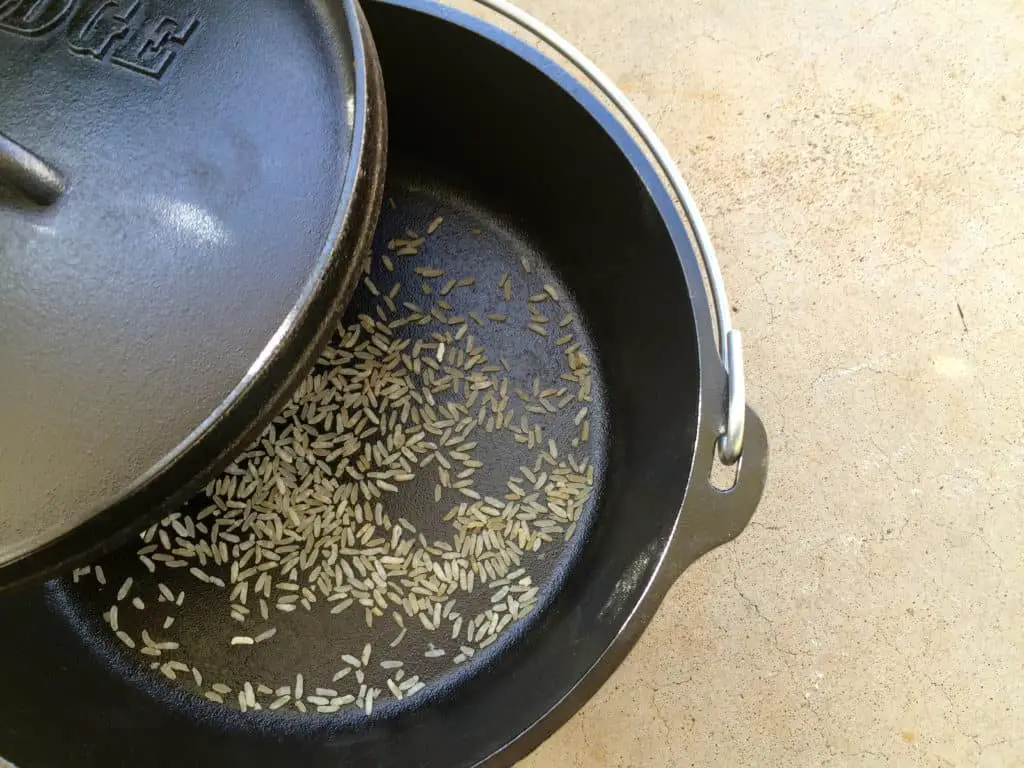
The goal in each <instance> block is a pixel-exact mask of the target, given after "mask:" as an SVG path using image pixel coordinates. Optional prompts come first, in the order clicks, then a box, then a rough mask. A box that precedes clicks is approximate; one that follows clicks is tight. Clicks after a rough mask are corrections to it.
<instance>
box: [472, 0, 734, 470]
mask: <svg viewBox="0 0 1024 768" xmlns="http://www.w3.org/2000/svg"><path fill="white" fill-rule="evenodd" d="M476 1H477V2H478V3H480V4H481V5H483V6H486V7H487V8H490V9H491V10H492V11H494V12H496V13H499V14H501V15H502V16H504V17H505V18H507V19H509V20H510V21H512V22H514V23H516V24H518V25H519V26H521V27H523V28H524V29H526V30H527V31H529V32H530V33H532V34H534V35H536V36H537V37H538V38H540V39H541V40H543V41H544V42H545V43H547V44H548V45H550V46H551V47H552V48H554V49H555V50H556V51H558V52H559V53H560V54H562V56H564V57H565V58H566V59H568V60H569V61H570V62H572V64H573V65H574V66H575V67H576V68H577V69H579V70H580V71H581V72H582V73H583V74H584V75H586V77H587V79H588V80H590V82H591V83H592V84H593V85H594V86H595V87H597V88H598V89H599V90H600V91H601V93H603V94H604V95H605V96H606V97H607V98H608V100H609V101H611V102H612V104H614V105H615V106H616V107H617V108H618V109H619V111H620V112H621V113H622V114H623V115H624V116H625V118H626V120H627V121H628V122H629V124H630V125H631V126H632V127H633V129H634V130H635V131H636V132H637V134H638V135H639V136H640V139H641V140H642V141H643V143H644V145H645V146H646V147H647V150H648V151H649V152H650V153H651V155H652V156H653V157H654V159H655V161H656V162H657V164H658V166H659V168H660V169H661V172H662V173H663V174H664V175H665V177H666V178H667V179H668V182H669V184H670V186H671V187H672V191H673V192H675V194H676V196H677V197H678V198H679V202H680V204H681V205H682V208H683V213H684V215H685V216H686V220H687V222H688V223H689V225H690V230H691V231H692V232H693V236H694V239H695V240H696V245H697V252H698V253H699V254H700V258H701V261H702V262H703V264H704V271H705V274H706V276H707V280H708V285H709V286H710V288H711V299H712V301H713V303H714V305H715V318H716V322H717V325H718V344H719V356H720V357H721V359H722V365H723V366H724V368H725V371H726V374H727V378H728V386H729V397H728V404H727V405H728V411H727V414H726V419H725V423H724V424H722V425H721V435H720V437H719V439H718V452H719V456H720V458H721V460H722V462H723V463H724V464H734V463H735V462H737V461H738V460H739V458H740V456H741V455H742V453H743V432H744V426H745V421H746V388H745V386H744V380H743V340H742V338H741V336H740V332H739V331H737V330H734V329H733V327H732V316H731V309H730V306H731V305H730V304H729V299H728V296H727V295H726V292H725V280H724V279H723V277H722V269H721V267H720V266H719V264H718V256H717V255H716V253H715V247H714V246H713V245H712V243H711V236H710V235H709V234H708V230H707V227H706V226H705V224H704V219H703V218H702V217H701V215H700V211H699V210H698V208H697V203H696V201H695V200H694V198H693V195H692V194H691V192H690V188H689V187H688V186H687V184H686V181H684V180H683V177H682V174H680V172H679V169H678V168H677V167H676V164H675V162H674V161H673V160H672V156H671V155H670V154H669V152H668V149H666V148H665V145H664V144H662V142H661V139H659V138H658V137H657V135H656V134H655V133H654V129H652V128H651V126H650V124H648V122H647V120H645V119H644V117H643V115H641V114H640V112H639V111H638V110H637V108H636V107H634V106H633V104H632V103H631V102H630V100H629V98H628V97H627V96H626V95H625V94H624V93H623V92H622V91H620V90H619V88H618V86H616V85H615V83H613V82H612V81H611V80H610V79H609V78H608V76H607V75H605V74H604V73H603V72H602V71H601V70H600V69H598V68H597V65H595V64H594V63H593V62H592V61H590V59H588V58H587V57H586V56H584V55H583V54H582V53H581V52H580V51H579V50H578V49H577V48H576V47H575V46H573V45H572V44H571V43H570V42H568V41H567V40H565V39H564V38H563V37H561V36H560V35H559V34H558V33H557V32H555V31H554V30H552V29H550V28H549V27H548V26H547V25H546V24H544V23H543V22H541V21H538V20H537V19H535V18H534V17H533V16H531V15H530V14H528V13H526V12H525V11H523V10H520V9H519V8H517V7H516V6H514V5H512V4H511V3H509V2H508V1H507V0H476Z"/></svg>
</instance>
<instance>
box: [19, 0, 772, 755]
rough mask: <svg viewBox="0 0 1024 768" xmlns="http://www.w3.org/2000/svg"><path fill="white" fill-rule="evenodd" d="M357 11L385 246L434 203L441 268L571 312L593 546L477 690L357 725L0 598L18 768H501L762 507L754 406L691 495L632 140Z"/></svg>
mask: <svg viewBox="0 0 1024 768" xmlns="http://www.w3.org/2000/svg"><path fill="white" fill-rule="evenodd" d="M367 11H368V17H369V19H370V22H371V27H372V30H373V33H374V36H375V38H376V41H377V44H378V46H379V48H380V52H381V59H382V65H383V70H384V74H385V82H386V86H387V92H388V98H389V118H390V124H391V136H392V138H391V152H390V155H389V161H390V162H389V167H390V184H391V187H392V190H393V192H394V195H395V197H396V203H397V205H398V207H397V210H396V212H394V213H389V212H387V211H386V212H385V214H384V219H383V222H382V231H385V230H386V228H388V227H392V226H394V227H404V226H406V224H407V223H408V222H409V221H412V220H415V221H416V222H417V225H419V226H421V225H422V224H421V222H422V221H423V220H424V219H425V217H426V216H427V215H428V211H429V212H430V213H432V212H433V211H434V210H441V209H443V212H444V213H445V215H446V222H445V225H444V226H443V228H442V230H439V232H438V234H439V235H440V234H441V233H442V232H444V233H445V234H444V235H443V237H444V238H446V241H445V243H446V252H448V253H449V254H452V255H454V256H455V257H456V258H459V257H461V258H463V259H465V260H466V261H467V262H470V263H473V264H474V269H480V271H481V272H486V273H487V275H488V276H489V277H491V278H493V272H494V271H495V270H500V269H502V268H503V267H500V266H499V264H513V265H514V263H515V260H516V257H517V256H518V255H519V254H521V253H522V252H524V251H525V252H527V253H530V254H533V255H534V256H535V257H536V259H537V261H538V263H540V264H542V265H543V269H544V270H545V271H546V270H550V274H551V275H552V276H555V277H557V279H558V285H559V286H560V287H561V289H562V291H564V292H565V293H567V294H568V295H571V297H572V302H573V303H574V305H575V307H576V308H577V310H578V312H579V314H580V315H581V316H582V317H583V318H584V319H585V322H586V329H587V337H588V339H589V340H590V342H591V343H592V344H593V345H594V347H595V356H594V357H595V363H596V365H597V372H596V373H599V378H600V382H601V387H600V391H601V393H602V396H601V398H600V399H601V401H602V402H603V407H601V408H600V417H601V418H600V422H601V424H602V425H603V428H602V429H601V430H600V437H601V439H600V440H599V441H598V443H597V445H598V447H597V449H596V450H597V453H596V454H595V455H596V457H597V460H598V462H599V464H600V469H601V471H600V472H599V473H598V477H597V478H596V484H597V487H598V492H597V495H596V497H595V498H596V505H595V508H594V509H593V510H592V511H591V513H590V517H589V519H588V521H587V522H588V525H587V526H586V530H585V538H584V536H583V535H581V537H580V539H579V540H578V541H579V543H578V546H577V547H576V548H574V549H571V550H567V551H565V552H564V554H563V555H562V557H561V558H560V559H559V562H558V564H551V563H545V564H543V565H537V564H532V565H531V568H533V569H535V572H536V573H537V575H538V578H539V579H540V578H544V579H547V584H548V585H549V587H550V590H549V593H548V594H547V596H546V603H545V605H544V607H543V609H542V610H540V611H539V613H538V615H537V616H535V617H534V618H533V620H532V621H531V622H529V623H528V626H524V627H522V628H520V633H519V635H518V636H516V637H515V638H514V641H512V642H508V643H506V644H503V645H501V646H499V647H497V648H495V649H493V651H492V654H491V655H490V656H489V658H487V659H486V661H485V662H480V663H478V664H477V665H476V667H475V668H474V669H473V670H472V671H473V674H472V675H467V676H466V677H465V678H462V679H455V678H453V679H449V680H448V681H446V682H445V683H444V684H443V685H439V686H437V687H435V688H434V689H432V690H431V691H429V692H426V691H425V692H424V693H429V695H426V696H423V697H421V698H419V699H417V700H413V701H412V702H410V703H409V705H407V706H401V707H393V708H389V707H381V708H380V709H379V710H377V711H375V713H374V715H373V716H372V717H371V718H370V719H369V720H366V719H363V718H360V717H358V716H355V715H348V714H346V715H345V716H320V717H308V718H302V717H298V716H273V715H271V714H270V713H266V712H259V713H255V714H253V713H249V714H246V715H241V714H239V713H236V712H232V711H230V710H227V709H224V708H221V707H218V706H215V705H212V704H210V703H208V702H205V701H203V700H201V699H199V698H197V697H196V696H194V695H192V694H189V693H186V692H185V691H184V687H183V688H181V689H178V688H174V687H171V686H169V685H165V684H164V683H161V682H159V681H158V680H157V679H155V678H154V677H153V676H152V674H151V673H150V672H149V671H148V670H147V669H145V667H144V665H140V664H138V663H137V662H136V661H135V660H134V659H132V658H130V657H127V656H125V655H123V654H122V653H121V652H120V651H119V650H115V648H116V646H114V645H113V644H112V643H111V642H110V641H109V640H108V639H106V635H105V630H104V629H103V627H102V626H101V624H100V621H99V619H98V617H97V611H98V610H101V609H102V608H103V607H105V604H106V599H105V598H104V599H102V600H100V599H95V597H93V596H94V595H95V590H96V586H95V583H94V582H92V580H91V579H88V580H87V581H89V583H90V586H89V587H88V588H86V586H85V585H86V582H85V581H83V582H82V583H81V584H79V585H78V586H77V587H75V586H74V585H69V584H68V583H67V582H66V581H63V582H59V583H52V584H51V585H49V586H48V587H47V588H46V589H44V590H40V589H33V590H28V591H24V592H21V593H19V594H12V595H9V596H7V597H5V598H4V603H3V606H2V610H3V616H4V619H5V625H6V626H7V627H9V628H14V629H13V631H12V630H8V631H6V632H4V633H0V689H2V690H4V691H5V692H6V693H7V695H5V696H4V697H2V698H0V754H3V755H4V756H5V757H7V758H9V759H12V760H13V761H14V762H15V763H17V764H19V765H20V766H21V768H33V767H34V766H72V765H73V766H97V768H99V767H100V766H103V767H104V768H107V767H109V766H132V767H133V768H134V767H135V766H164V765H166V766H181V765H228V766H246V767H247V768H254V767H257V766H274V765H303V766H316V767H321V766H322V767H323V768H327V767H328V766H330V767H331V768H335V767H336V766H342V765H353V766H355V765H358V766H363V765H373V766H396V767H397V766H425V767H436V768H441V767H447V766H470V765H479V764H485V763H486V764H494V765H509V764H511V763H512V762H513V761H514V760H515V759H517V758H519V757H521V756H522V755H524V754H525V753H526V752H528V751H529V750H530V749H532V748H533V747H534V746H536V745H537V744H538V743H539V742H540V741H541V740H542V739H543V738H544V737H545V736H546V735H547V734H549V733H550V732H551V731H552V730H553V729H554V728H556V727H557V726H558V725H559V724H561V723H562V722H564V721H565V719H567V718H568V716H569V715H571V713H572V712H573V711H575V710H576V709H577V708H578V707H579V706H580V705H581V704H582V702H583V701H585V700H586V698H587V697H589V696H590V695H591V694H592V693H593V692H594V691H595V690H596V688H597V687H598V686H599V685H600V684H601V683H602V682H603V680H604V679H605V678H606V677H607V676H608V674H610V672H611V670H612V669H613V668H614V666H615V665H616V664H617V663H618V662H619V661H620V660H621V658H622V657H623V655H624V654H625V653H626V652H627V651H628V649H629V648H630V646H631V645H632V643H633V642H634V641H635V639H636V638H637V636H638V635H639V633H640V632H641V631H642V630H643V628H644V627H645V626H646V625H647V622H648V621H649V620H650V617H651V615H652V614H653V611H654V609H655V608H656V607H657V604H658V602H659V601H660V599H661V597H662V595H663V594H664V592H665V590H666V589H667V588H668V586H669V585H670V584H671V582H672V581H673V580H674V579H675V577H676V576H678V574H679V573H680V572H681V570H682V569H683V568H685V566H686V565H688V564H689V563H690V562H692V561H693V560H694V559H695V558H696V557H699V556H700V555H701V554H703V553H704V552H706V551H707V550H709V549H711V548H712V547H714V546H717V545H718V544H721V543H723V542H725V541H727V540H728V539H730V538H732V537H734V536H735V535H737V534H738V533H739V531H740V530H742V528H743V526H744V525H745V524H746V522H747V520H748V519H749V517H750V514H751V513H752V512H753V509H754V506H755V505H756V503H757V500H758V498H759V497H760V493H761V490H762V488H763V482H764V473H765V462H766V453H765V439H764V431H763V428H762V427H761V426H760V422H759V421H758V420H757V418H756V416H754V414H753V413H752V412H748V427H747V429H748V432H747V449H746V454H745V456H744V458H743V460H742V463H741V465H740V468H739V481H738V485H737V487H736V488H735V489H734V490H733V491H732V493H729V494H724V493H718V492H715V491H713V490H711V489H710V488H709V486H708V484H707V481H706V480H705V478H706V477H707V474H708V471H709V469H710V466H711V454H712V451H713V446H714V440H715V438H716V437H717V434H718V426H719V425H720V424H721V416H722V399H723V393H724V377H723V375H722V373H721V369H720V365H719V364H718V363H717V359H716V358H715V356H714V355H715V352H714V340H713V337H712V335H711V331H710V325H709V322H710V321H709V312H708V307H707V303H706V298H705V297H704V294H703V292H702V290H701V288H700V274H699V270H698V268H697V265H696V261H695V258H694V254H693V253H692V251H690V249H689V245H688V241H687V240H686V236H685V232H684V231H683V228H682V226H681V224H680V223H679V222H678V219H677V218H676V217H675V214H674V209H673V207H672V202H671V200H670V199H669V198H668V195H667V194H666V193H665V192H664V190H663V189H662V187H661V186H660V184H659V183H658V179H657V176H656V175H655V174H654V172H653V170H652V169H651V167H650V166H649V165H648V164H647V162H646V161H645V159H644V158H643V155H642V154H641V153H640V152H639V150H638V149H637V148H636V146H635V145H634V144H633V143H632V141H631V140H630V138H629V137H628V135H627V134H626V133H625V132H624V131H623V130H622V129H621V128H620V127H619V126H618V124H617V123H616V122H615V121H614V119H613V118H612V117H611V116H610V115H609V114H608V113H607V112H605V111H604V109H603V108H602V107H601V106H600V105H599V104H598V103H597V101H596V100H595V99H593V98H591V97H589V96H588V95H586V94H585V93H583V92H581V91H580V89H578V88H577V87H576V86H575V85H573V84H572V81H571V80H570V79H569V78H568V76H567V75H565V74H564V73H563V72H562V71H561V70H560V69H559V68H557V67H555V66H554V65H553V64H551V63H550V62H548V61H546V60H545V59H543V58H542V57H540V56H539V55H538V54H536V53H534V52H532V51H530V50H529V49H528V48H526V47H525V46H522V45H521V44H519V43H517V42H515V41H514V40H512V39H511V38H510V37H508V36H507V35H504V34H502V33H500V32H497V31H496V30H494V29H492V28H490V27H487V26H485V25H482V24H480V23H479V22H475V21H472V20H469V19H468V18H467V17H465V16H462V15H460V14H456V13H454V12H449V11H441V10H437V9H436V8H435V7H434V6H431V5H420V4H419V3H417V2H410V3H409V4H408V7H404V6H400V5H383V4H371V5H370V6H369V7H368V9H367ZM424 11H427V12H424ZM434 14H437V15H434ZM449 226H450V228H449ZM475 228H478V229H480V230H481V235H476V234H475V233H474V232H473V229H475ZM449 258H451V257H449ZM460 262H461V259H460ZM463 266H464V265H463V264H462V263H460V264H459V268H460V270H461V269H462V267H463ZM689 286H693V290H692V292H691V289H690V287H689ZM521 340H524V338H523V337H521V336H517V338H516V339H514V340H512V339H510V341H516V342H519V341H521ZM539 349H541V347H539V346H538V345H537V344H536V343H534V344H532V345H523V344H516V345H515V348H514V349H510V351H509V356H508V359H509V362H510V363H511V367H512V368H513V370H515V368H516V367H517V366H519V365H522V364H526V365H537V364H538V359H537V358H538V354H539V353H538V350H539ZM545 359H546V357H544V356H540V360H539V364H541V365H543V364H544V362H543V361H544V360H545ZM695 447H697V448H698V450H696V451H695ZM684 498H685V504H684ZM411 501H412V500H411V498H410V502H411ZM681 505H682V512H680V507H681ZM414 506H415V505H413V504H411V503H410V507H409V509H410V512H412V511H413V507H414ZM128 558H130V553H129V555H126V559H128ZM115 560H116V558H115ZM116 567H117V566H116V565H115V564H114V562H113V561H111V565H110V570H111V573H112V574H113V571H114V569H115V568H116ZM109 580H110V581H111V582H114V581H116V577H115V576H114V575H111V576H110V577H109ZM111 588H112V589H116V584H114V585H113V586H112V587H108V591H109V589H111ZM189 591H190V592H193V591H194V590H193V589H191V588H190V590H189ZM86 595H89V596H90V597H86ZM194 597H196V596H194ZM196 603H197V604H202V601H201V600H199V599H196ZM197 613H198V614H200V615H197V620H198V621H200V622H201V621H203V620H204V616H203V615H202V613H203V612H202V611H198V612H197ZM355 620H358V617H357V618H356V619H355ZM351 631H354V630H351ZM100 637H102V638H104V639H102V640H100V639H98V638H100ZM305 640H306V642H307V643H308V644H307V645H303V644H302V642H301V641H300V640H299V639H292V640H289V644H288V648H289V650H290V651H291V652H299V653H306V654H307V655H308V661H309V662H310V664H311V665H316V664H319V663H321V662H320V659H321V657H322V656H323V655H324V654H330V653H335V652H338V649H336V648H335V647H334V645H335V643H343V642H344V641H345V640H346V635H345V632H343V631H340V630H339V631H338V635H337V636H336V637H332V638H330V642H325V640H324V638H322V637H319V636H316V637H308V638H305ZM341 652H348V649H345V650H344V651H341ZM53 733H60V734H61V738H59V739H54V738H52V737H51V734H53Z"/></svg>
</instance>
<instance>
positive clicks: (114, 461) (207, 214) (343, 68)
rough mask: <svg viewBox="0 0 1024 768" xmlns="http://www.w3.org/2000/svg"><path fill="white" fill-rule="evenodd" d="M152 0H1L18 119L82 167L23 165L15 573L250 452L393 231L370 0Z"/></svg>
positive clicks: (8, 522) (9, 279)
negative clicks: (369, 257)
mask: <svg viewBox="0 0 1024 768" xmlns="http://www.w3.org/2000/svg"><path fill="white" fill-rule="evenodd" d="M135 5H138V7H137V8H136V10H135V12H134V13H128V12H127V11H128V10H130V8H131V6H132V4H131V3H128V2H109V3H95V2H84V0H81V1H78V0H75V1H73V0H48V1H47V2H28V0H15V1H14V2H8V3H2V4H0V82H2V83H3V87H2V88H0V132H2V133H4V134H5V135H7V136H8V137H10V138H11V139H12V140H14V141H17V142H19V143H20V144H21V145H23V146H25V147H26V148H27V149H28V150H31V151H32V152H34V153H36V154H38V155H39V156H40V157H42V158H44V159H45V160H46V161H48V162H49V163H51V164H53V165H54V166H55V167H56V168H57V169H58V170H59V171H60V173H61V174H63V177H64V179H65V181H66V189H65V191H64V193H63V194H62V195H61V196H60V197H59V199H58V200H57V201H56V203H55V204H54V205H52V206H49V207H38V206H35V205H33V204H31V203H30V202H28V201H25V200H21V199H19V197H18V196H17V194H16V190H15V189H14V188H13V187H12V186H11V185H5V184H4V179H3V177H2V174H0V188H3V192H2V193H0V370H2V371H3V375H2V376H0V425H2V429H0V585H2V584H3V583H4V582H9V581H12V580H15V579H22V578H25V577H28V576H33V575H35V574H36V573H38V572H40V571H44V570H46V569H50V570H51V571H52V569H53V568H54V567H55V566H58V565H62V564H65V563H66V562H68V561H70V560H73V559H75V558H76V557H78V558H80V557H82V556H83V555H85V554H87V553H88V551H89V550H90V548H92V547H95V546H97V545H98V544H99V543H100V542H102V541H103V540H105V539H106V538H108V537H109V536H110V535H111V534H112V533H115V532H117V531H118V530H120V529H124V528H126V527H132V526H138V525H139V518H140V517H141V516H143V515H145V514H154V513H157V512H158V511H159V510H160V509H161V508H164V509H166V508H173V507H176V506H177V505H178V504H180V503H181V502H182V501H183V500H184V498H187V496H185V497H182V495H181V492H182V491H188V490H193V491H194V489H195V484H196V483H197V482H198V483H199V484H200V485H201V484H202V482H205V476H206V474H207V473H209V472H210V471H212V470H213V469H216V468H217V465H218V463H220V462H221V461H222V460H223V458H225V453H226V454H227V458H230V456H231V455H233V454H234V453H236V452H237V450H238V446H237V442H238V441H239V440H241V439H243V438H245V437H246V436H247V433H248V431H249V430H250V429H251V428H252V427H254V426H259V427H261V426H262V424H263V423H264V420H265V417H266V416H267V415H270V414H268V413H266V410H267V408H268V406H269V408H270V409H271V413H272V412H273V410H276V409H277V408H278V407H279V406H280V404H281V396H282V395H285V396H286V395H287V394H289V392H288V390H287V387H286V385H287V383H288V381H289V376H288V375H287V373H286V372H287V371H290V370H293V369H301V366H299V365H296V363H297V361H302V360H304V359H306V358H308V355H309V354H310V353H313V354H315V353H316V350H317V349H318V348H319V344H320V343H321V342H322V341H324V340H325V337H324V335H323V332H322V330H323V328H322V326H324V319H325V318H327V317H333V316H334V315H333V314H332V312H333V311H336V310H337V306H336V305H338V304H340V303H342V300H343V298H347V295H348V292H349V290H350V287H351V284H352V282H351V277H352V272H353V270H354V269H355V267H356V264H357V259H356V258H355V256H354V253H355V252H356V251H360V252H361V251H362V249H363V248H364V247H365V245H364V243H363V240H364V238H368V237H369V234H370V233H371V232H372V227H373V216H374V215H375V213H376V209H377V202H378V200H379V192H380V183H381V181H382V175H383V161H382V148H383V141H384V139H383V130H384V128H383V122H382V120H383V110H382V109H379V108H377V109H376V113H375V114H373V115H366V114H364V113H365V112H366V111H367V110H368V109H369V107H373V106H378V105H374V104H373V101H374V99H375V98H379V94H373V93H368V89H372V87H373V82H372V76H370V75H368V73H367V71H366V66H365V64H364V62H363V58H362V53H363V52H362V42H361V41H360V40H359V39H358V33H357V37H356V39H353V38H352V35H353V29H355V28H356V25H357V23H358V22H357V21H356V19H355V16H354V14H355V13H356V10H355V6H354V5H353V4H351V3H344V2H322V1H321V0H294V1H290V2H284V3H282V2H276V0H275V1H261V2H256V3H245V4H244V5H238V4H232V3H221V2H210V0H181V1H179V0H166V1H165V2H161V3H157V2H153V3H146V4H142V5H139V4H135ZM148 37H153V38H154V39H160V40H163V42H162V43H152V42H151V43H148V44H147V43H146V40H147V39H148ZM147 45H148V47H147ZM366 102H369V107H368V106H367V103H366ZM361 164H366V167H365V169H361ZM0 171H2V166H0ZM282 389H283V390H284V391H282ZM83 524H84V525H83ZM61 537H64V538H63V540H59V541H58V539H60V538H61ZM12 564H13V565H12Z"/></svg>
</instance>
